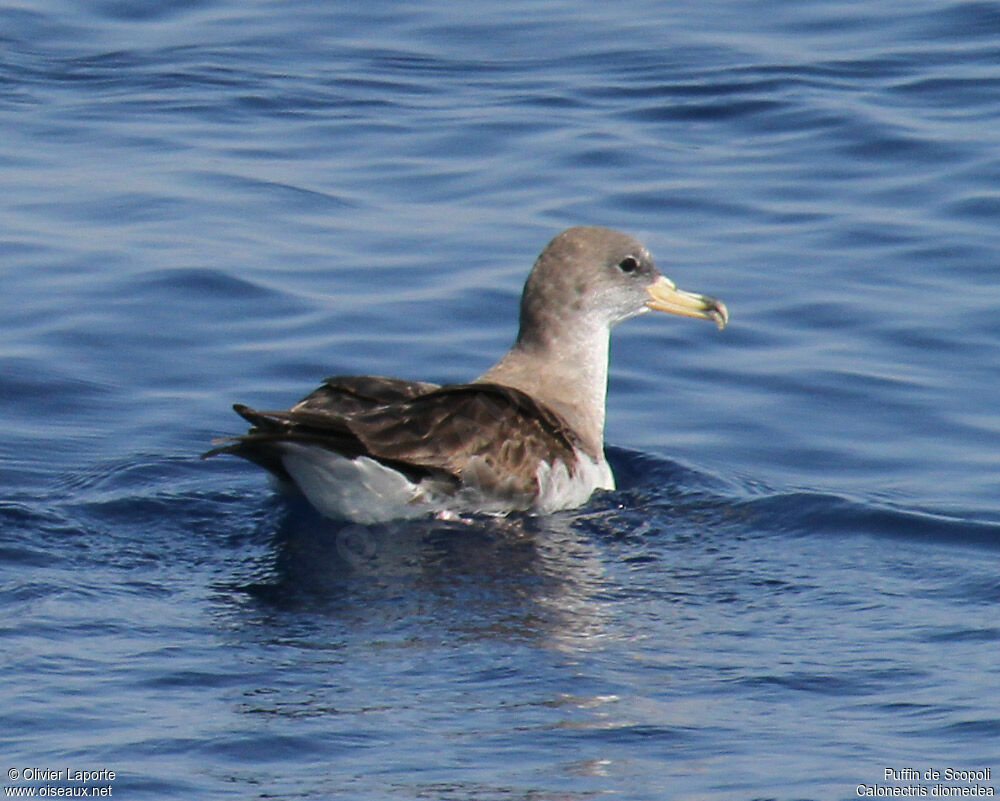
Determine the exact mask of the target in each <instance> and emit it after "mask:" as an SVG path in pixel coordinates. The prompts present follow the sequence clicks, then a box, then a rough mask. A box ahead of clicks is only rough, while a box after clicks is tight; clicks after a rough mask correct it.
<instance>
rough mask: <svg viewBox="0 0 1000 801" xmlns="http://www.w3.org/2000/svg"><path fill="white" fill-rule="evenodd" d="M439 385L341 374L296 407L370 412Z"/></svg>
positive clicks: (297, 409) (294, 409) (324, 410)
mask: <svg viewBox="0 0 1000 801" xmlns="http://www.w3.org/2000/svg"><path fill="white" fill-rule="evenodd" d="M435 389H438V385H437V384H429V383H427V382H426V381H406V380H405V379H402V378H386V377H385V376H380V375H337V376H333V377H332V378H327V379H326V380H325V381H323V385H322V386H321V387H319V388H317V389H315V390H313V391H312V392H310V393H309V394H308V395H306V396H305V397H304V398H303V399H302V400H300V401H299V402H298V403H296V404H295V405H294V406H293V407H292V411H299V410H310V411H321V412H326V413H328V414H334V415H345V414H357V413H359V412H367V411H370V410H371V409H374V408H376V407H378V406H384V405H386V404H388V403H396V402H398V401H403V400H411V399H412V398H416V397H417V396H419V395H425V394H427V393H428V392H432V391H434V390H435Z"/></svg>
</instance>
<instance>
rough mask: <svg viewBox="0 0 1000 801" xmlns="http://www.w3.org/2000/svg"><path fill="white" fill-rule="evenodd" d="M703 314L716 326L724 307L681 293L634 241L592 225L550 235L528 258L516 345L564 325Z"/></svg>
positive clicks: (539, 340) (606, 325) (540, 342)
mask: <svg viewBox="0 0 1000 801" xmlns="http://www.w3.org/2000/svg"><path fill="white" fill-rule="evenodd" d="M653 310H655V311H666V312H672V313H674V314H681V315H685V316H689V317H703V318H706V319H710V320H713V321H715V323H716V324H717V325H718V326H719V328H723V327H724V326H725V324H726V322H727V321H728V319H729V314H728V312H727V310H726V307H725V305H724V304H722V303H721V302H720V301H718V300H716V299H715V298H712V297H708V296H706V295H696V294H693V293H690V292H683V291H681V290H679V289H677V287H676V286H675V285H674V283H673V282H672V281H671V280H670V279H668V278H666V277H665V276H663V275H662V274H661V273H660V271H659V270H658V269H657V268H656V265H655V263H654V262H653V257H652V256H651V255H650V253H649V250H647V249H646V247H645V245H643V244H642V243H641V242H640V241H639V240H638V239H636V238H634V237H632V236H629V235H628V234H623V233H621V232H620V231H615V230H614V229H611V228H604V227H601V226H596V225H585V226H577V227H575V228H569V229H567V230H565V231H563V232H562V233H560V234H558V235H557V236H556V237H555V238H554V239H553V240H552V241H551V242H549V244H548V245H547V246H546V247H545V249H544V250H543V251H542V253H541V255H540V256H539V257H538V259H537V260H536V261H535V265H534V267H533V268H532V270H531V273H530V275H529V276H528V280H527V281H526V282H525V285H524V293H523V294H522V295H521V320H520V332H519V334H518V344H519V345H520V346H521V347H531V346H543V347H544V345H545V344H547V343H546V342H545V341H544V340H545V339H546V338H548V337H550V336H552V335H553V333H554V332H556V331H559V330H561V329H563V328H564V327H565V326H567V325H574V326H581V325H582V326H584V327H587V328H592V327H593V328H602V329H605V330H608V329H610V328H611V327H612V326H615V325H617V324H618V323H620V322H622V321H623V320H627V319H628V318H630V317H634V316H636V315H638V314H643V313H645V312H648V311H653Z"/></svg>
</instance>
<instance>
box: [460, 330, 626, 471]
mask: <svg viewBox="0 0 1000 801" xmlns="http://www.w3.org/2000/svg"><path fill="white" fill-rule="evenodd" d="M553 330H557V331H559V333H558V334H556V335H553V334H552V333H551V332H552V331H553ZM546 331H547V332H548V333H547V335H546V336H545V337H540V336H536V335H535V331H533V330H531V329H529V330H527V331H526V330H525V328H524V326H522V330H521V333H520V334H519V335H518V338H517V342H516V343H514V347H512V348H511V349H510V350H509V351H507V353H506V354H505V355H504V356H503V358H501V359H500V361H498V362H497V363H496V364H495V365H493V367H491V368H490V369H489V370H487V371H486V372H485V373H483V375H481V376H480V377H479V378H478V379H476V380H477V381H480V382H491V383H496V384H503V385H504V386H509V387H514V388H515V389H519V390H521V391H522V392H525V393H526V394H528V395H531V396H532V397H533V398H534V399H535V400H537V401H540V402H541V403H543V404H545V405H546V406H548V407H549V408H550V409H552V410H553V411H555V412H557V413H558V414H560V415H561V416H562V417H563V418H564V419H565V420H566V422H567V423H568V424H569V425H570V427H571V428H572V429H573V430H574V431H575V432H576V434H577V435H578V436H579V437H580V439H581V444H582V446H583V448H584V449H585V450H586V451H587V453H588V454H589V455H590V456H591V457H592V458H593V459H595V460H597V461H601V462H603V460H604V413H605V402H606V399H607V391H608V346H609V339H610V330H609V329H608V327H607V325H606V324H594V325H577V326H565V325H564V326H559V327H558V328H547V329H546Z"/></svg>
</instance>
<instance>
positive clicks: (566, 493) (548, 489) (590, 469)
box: [534, 451, 615, 514]
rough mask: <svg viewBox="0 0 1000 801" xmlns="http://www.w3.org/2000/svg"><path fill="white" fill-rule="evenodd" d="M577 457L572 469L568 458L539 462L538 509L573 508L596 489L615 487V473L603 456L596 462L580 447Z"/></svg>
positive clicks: (541, 510) (553, 510) (540, 510)
mask: <svg viewBox="0 0 1000 801" xmlns="http://www.w3.org/2000/svg"><path fill="white" fill-rule="evenodd" d="M576 460H577V463H576V470H575V471H573V472H570V470H569V468H568V467H566V463H565V462H556V463H555V465H551V464H549V463H548V462H542V463H541V464H540V465H539V466H538V472H537V473H536V474H535V475H536V476H537V478H538V499H537V500H536V501H535V507H534V508H535V510H536V511H539V512H542V513H543V514H549V513H551V512H558V511H559V510H560V509H574V508H576V507H577V506H582V505H583V504H585V503H586V502H587V499H588V498H590V496H591V495H593V493H594V490H598V489H607V490H613V489H614V488H615V477H614V475H613V474H612V473H611V467H610V466H609V465H608V463H607V461H605V460H604V459H601V460H600V461H599V462H595V461H594V460H593V459H591V458H590V457H589V456H587V455H586V454H584V453H580V452H579V451H577V453H576Z"/></svg>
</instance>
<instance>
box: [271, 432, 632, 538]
mask: <svg viewBox="0 0 1000 801" xmlns="http://www.w3.org/2000/svg"><path fill="white" fill-rule="evenodd" d="M282 448H283V451H284V455H283V456H282V464H284V466H285V469H286V470H287V471H288V474H289V475H290V476H291V477H292V479H293V480H294V482H295V484H296V485H297V486H298V488H299V490H301V492H302V494H303V495H305V496H306V498H307V499H308V500H309V502H310V503H311V504H312V505H313V506H314V507H316V509H317V510H318V511H319V512H320V514H322V515H324V516H326V517H330V518H334V519H338V520H350V521H352V522H355V523H362V524H368V523H380V522H385V521H387V520H395V519H400V518H407V517H418V516H420V515H425V514H428V513H438V514H442V513H443V514H448V513H452V512H454V513H459V514H461V513H463V512H479V513H486V514H503V513H505V512H509V511H511V503H510V501H509V500H506V501H505V499H504V498H491V497H489V496H486V495H485V494H484V493H483V492H481V491H479V490H478V489H477V488H476V487H465V488H463V489H461V490H459V492H458V493H457V494H455V495H447V496H445V495H441V494H435V493H432V492H428V491H427V490H426V488H423V487H421V486H419V485H418V484H414V483H413V482H412V481H410V480H409V479H408V478H406V476H404V475H402V474H401V473H399V472H398V471H396V470H394V469H392V468H391V467H386V466H385V465H383V464H380V463H379V462H377V461H375V460H374V459H370V458H369V457H367V456H358V457H356V458H354V459H349V458H347V457H346V456H341V455H339V454H337V453H333V452H332V451H328V450H326V449H325V448H317V447H314V446H310V445H301V444H298V443H285V444H284V445H283V446H282ZM576 456H577V466H576V469H575V470H574V471H570V470H569V468H568V467H567V466H566V465H565V464H564V463H563V462H556V463H555V465H554V466H553V465H551V464H549V463H548V462H542V463H541V464H540V465H539V466H538V471H537V473H536V477H537V479H538V487H539V492H538V497H537V499H535V502H534V504H533V505H532V507H531V508H532V511H536V512H539V513H542V514H550V513H552V512H556V511H559V510H560V509H572V508H574V507H577V506H581V505H582V504H584V503H586V502H587V499H588V498H590V496H591V495H592V494H593V492H594V490H596V489H614V488H615V480H614V476H613V475H612V473H611V468H610V467H609V466H608V463H607V462H606V461H605V460H604V459H601V460H600V461H599V462H595V461H594V460H593V459H591V458H590V457H589V456H587V455H586V454H583V453H577V454H576Z"/></svg>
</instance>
